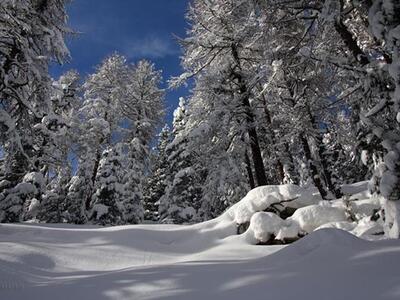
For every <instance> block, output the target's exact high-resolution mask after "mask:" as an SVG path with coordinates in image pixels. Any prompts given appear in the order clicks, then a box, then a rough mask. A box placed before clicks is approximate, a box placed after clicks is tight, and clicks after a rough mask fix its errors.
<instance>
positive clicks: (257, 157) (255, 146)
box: [231, 44, 268, 186]
mask: <svg viewBox="0 0 400 300" xmlns="http://www.w3.org/2000/svg"><path fill="white" fill-rule="evenodd" d="M231 49H232V56H233V58H234V60H235V62H236V64H237V67H238V69H239V72H235V71H232V73H233V74H232V75H233V77H234V78H235V79H236V80H237V81H238V85H239V94H240V95H241V97H242V106H243V108H244V109H245V113H246V123H247V133H248V135H249V138H250V149H251V155H252V160H253V164H254V172H255V177H256V182H257V186H260V185H267V184H268V182H267V176H266V175H265V167H264V162H263V159H262V155H261V150H260V144H259V139H258V135H257V131H256V128H255V117H254V113H253V112H252V109H251V106H250V99H249V90H248V88H247V85H246V83H245V81H244V79H243V76H242V74H241V71H242V70H241V65H240V59H239V55H238V52H237V48H236V45H234V44H232V47H231Z"/></svg>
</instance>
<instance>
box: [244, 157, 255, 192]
mask: <svg viewBox="0 0 400 300" xmlns="http://www.w3.org/2000/svg"><path fill="white" fill-rule="evenodd" d="M244 157H245V161H246V170H247V175H248V176H249V184H250V188H251V189H254V188H255V187H256V184H255V182H254V176H253V170H252V169H251V162H250V157H249V154H248V153H247V150H246V152H245V154H244Z"/></svg>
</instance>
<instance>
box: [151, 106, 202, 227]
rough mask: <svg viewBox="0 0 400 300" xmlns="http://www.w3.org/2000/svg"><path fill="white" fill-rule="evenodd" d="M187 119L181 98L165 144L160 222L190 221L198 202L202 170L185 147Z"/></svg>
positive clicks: (193, 217)
mask: <svg viewBox="0 0 400 300" xmlns="http://www.w3.org/2000/svg"><path fill="white" fill-rule="evenodd" d="M187 120H188V111H187V107H186V101H185V99H184V98H180V100H179V107H178V108H177V109H176V110H175V111H174V120H173V131H172V132H173V140H172V141H171V143H169V144H168V146H167V147H166V154H167V156H168V158H167V162H168V165H169V170H168V174H167V180H166V189H165V194H164V195H163V196H162V197H161V199H160V203H159V215H160V222H163V223H178V224H180V223H187V222H193V221H194V220H196V217H197V210H198V209H199V206H200V199H201V174H199V171H198V170H199V168H198V166H197V165H196V161H195V157H194V156H193V153H191V150H190V148H189V147H188V140H187V136H186V132H185V126H186V122H187Z"/></svg>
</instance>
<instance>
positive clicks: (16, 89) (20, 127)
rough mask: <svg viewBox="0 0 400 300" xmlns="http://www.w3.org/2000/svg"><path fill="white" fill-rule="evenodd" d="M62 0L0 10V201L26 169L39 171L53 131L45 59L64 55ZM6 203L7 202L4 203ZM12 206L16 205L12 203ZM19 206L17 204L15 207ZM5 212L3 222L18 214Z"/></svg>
mask: <svg viewBox="0 0 400 300" xmlns="http://www.w3.org/2000/svg"><path fill="white" fill-rule="evenodd" d="M67 2H68V1H64V0H54V1H33V0H32V1H10V0H5V1H2V3H1V8H0V23H1V37H0V53H1V55H0V102H1V103H0V128H1V134H0V138H1V140H0V142H1V148H2V151H4V155H5V163H4V166H3V168H4V173H3V177H2V178H0V181H1V182H2V183H1V187H2V188H1V190H0V202H3V204H4V205H6V204H5V202H7V200H6V199H10V197H8V195H9V193H14V192H16V191H15V188H16V187H17V185H18V184H20V183H24V182H23V178H25V175H26V174H28V173H29V174H30V173H31V172H45V169H46V168H47V166H46V163H47V161H46V160H47V158H48V157H49V156H47V155H46V154H47V153H46V150H45V147H46V146H47V145H49V144H52V143H53V141H52V138H53V134H52V133H54V132H55V131H57V130H58V129H60V128H61V127H63V126H64V125H63V124H54V119H53V116H54V114H53V111H52V105H51V96H50V95H51V79H50V76H49V74H48V64H49V62H50V61H57V62H62V61H64V60H65V59H66V58H67V57H68V55H69V53H68V50H67V48H66V46H65V43H64V37H65V35H66V34H67V33H68V32H69V30H68V29H67V27H66V12H65V5H66V3H67ZM6 206H7V205H6ZM12 207H14V209H15V208H16V207H15V206H12ZM21 209H22V208H21ZM3 213H4V214H5V215H8V213H11V214H12V215H13V216H14V217H13V218H11V217H6V218H5V219H6V220H8V221H12V220H15V217H16V216H21V215H22V214H23V213H22V211H20V212H16V211H15V210H14V211H12V212H3Z"/></svg>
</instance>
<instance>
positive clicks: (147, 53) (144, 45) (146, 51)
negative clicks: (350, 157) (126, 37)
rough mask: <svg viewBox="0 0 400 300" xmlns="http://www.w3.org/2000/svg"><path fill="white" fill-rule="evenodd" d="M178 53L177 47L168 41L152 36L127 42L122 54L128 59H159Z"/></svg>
mask: <svg viewBox="0 0 400 300" xmlns="http://www.w3.org/2000/svg"><path fill="white" fill-rule="evenodd" d="M178 51H179V49H178V46H177V45H175V44H174V43H173V42H172V41H171V40H170V39H166V38H160V37H156V36H152V37H147V38H145V39H143V40H135V41H129V42H127V43H126V45H125V47H124V51H123V52H124V54H125V55H126V56H127V57H128V58H138V57H149V58H161V57H165V56H168V55H173V54H176V53H178Z"/></svg>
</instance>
